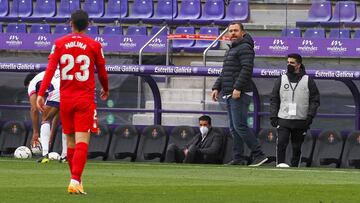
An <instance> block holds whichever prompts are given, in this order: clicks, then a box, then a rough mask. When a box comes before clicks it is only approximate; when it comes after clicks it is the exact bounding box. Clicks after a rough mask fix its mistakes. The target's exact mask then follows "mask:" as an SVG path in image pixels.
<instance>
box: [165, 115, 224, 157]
mask: <svg viewBox="0 0 360 203" xmlns="http://www.w3.org/2000/svg"><path fill="white" fill-rule="evenodd" d="M199 128H200V133H198V134H197V135H195V137H194V138H193V139H192V140H191V141H190V142H189V143H188V144H187V145H186V146H185V148H183V149H181V148H179V147H178V146H177V145H176V144H173V143H172V144H169V146H168V148H167V150H166V156H165V162H167V163H174V162H176V163H205V164H217V163H221V162H222V158H223V157H222V156H223V151H224V137H223V135H221V134H219V133H217V132H216V131H214V129H213V128H212V127H211V118H210V117H209V116H206V115H204V116H201V117H200V118H199Z"/></svg>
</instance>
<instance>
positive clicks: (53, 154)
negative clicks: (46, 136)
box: [48, 152, 60, 160]
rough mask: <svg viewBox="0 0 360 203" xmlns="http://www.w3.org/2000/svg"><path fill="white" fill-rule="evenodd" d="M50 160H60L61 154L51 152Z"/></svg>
mask: <svg viewBox="0 0 360 203" xmlns="http://www.w3.org/2000/svg"><path fill="white" fill-rule="evenodd" d="M48 158H49V159H50V160H60V154H58V153H57V152H50V153H49V154H48Z"/></svg>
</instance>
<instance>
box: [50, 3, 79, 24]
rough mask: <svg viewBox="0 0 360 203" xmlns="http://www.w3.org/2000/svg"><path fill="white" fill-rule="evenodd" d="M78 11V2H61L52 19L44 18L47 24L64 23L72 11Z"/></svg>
mask: <svg viewBox="0 0 360 203" xmlns="http://www.w3.org/2000/svg"><path fill="white" fill-rule="evenodd" d="M79 9H80V0H61V1H60V4H59V9H58V12H57V14H56V16H54V17H50V18H46V21H47V22H66V21H67V20H68V19H69V18H70V15H71V13H72V12H73V11H76V10H79Z"/></svg>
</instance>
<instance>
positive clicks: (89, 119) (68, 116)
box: [60, 100, 98, 135]
mask: <svg viewBox="0 0 360 203" xmlns="http://www.w3.org/2000/svg"><path fill="white" fill-rule="evenodd" d="M60 117H61V123H62V129H63V132H64V134H67V135H69V134H74V133H75V132H94V133H96V132H97V131H98V123H97V113H96V104H95V103H94V102H88V101H73V100H69V101H64V100H61V102H60Z"/></svg>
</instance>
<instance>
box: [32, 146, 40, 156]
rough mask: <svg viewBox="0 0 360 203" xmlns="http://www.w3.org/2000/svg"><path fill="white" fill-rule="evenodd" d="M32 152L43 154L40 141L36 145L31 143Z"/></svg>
mask: <svg viewBox="0 0 360 203" xmlns="http://www.w3.org/2000/svg"><path fill="white" fill-rule="evenodd" d="M31 152H32V153H33V155H41V154H42V147H41V144H40V143H37V144H35V145H31Z"/></svg>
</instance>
